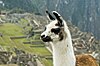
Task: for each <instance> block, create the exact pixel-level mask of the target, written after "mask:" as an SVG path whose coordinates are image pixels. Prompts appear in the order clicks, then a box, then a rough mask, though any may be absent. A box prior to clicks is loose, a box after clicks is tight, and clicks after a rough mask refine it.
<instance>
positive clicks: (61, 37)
mask: <svg viewBox="0 0 100 66" xmlns="http://www.w3.org/2000/svg"><path fill="white" fill-rule="evenodd" d="M59 38H60V39H59V41H62V40H63V38H64V36H63V33H62V32H60V33H59Z"/></svg>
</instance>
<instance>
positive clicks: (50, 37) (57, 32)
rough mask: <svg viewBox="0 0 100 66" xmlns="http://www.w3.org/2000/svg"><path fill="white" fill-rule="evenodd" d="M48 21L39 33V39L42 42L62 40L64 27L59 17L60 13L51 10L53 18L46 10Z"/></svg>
mask: <svg viewBox="0 0 100 66" xmlns="http://www.w3.org/2000/svg"><path fill="white" fill-rule="evenodd" d="M46 13H47V15H48V18H49V20H50V23H49V24H48V25H46V26H45V30H44V32H43V33H42V34H41V39H42V40H43V41H44V42H57V41H61V40H63V38H64V36H63V33H64V28H63V26H64V25H63V20H62V19H61V16H60V14H58V13H57V12H56V11H53V14H54V15H55V17H56V19H54V18H53V17H52V16H51V15H50V13H49V12H48V11H46Z"/></svg>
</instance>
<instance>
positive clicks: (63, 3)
mask: <svg viewBox="0 0 100 66" xmlns="http://www.w3.org/2000/svg"><path fill="white" fill-rule="evenodd" d="M2 9H5V10H11V11H12V9H13V10H18V11H22V12H34V13H36V14H39V15H44V13H45V10H46V9H48V10H50V11H53V10H56V11H58V12H59V13H60V14H61V15H62V16H63V17H64V19H66V20H68V21H71V22H72V23H73V24H74V25H76V26H78V27H79V28H80V29H81V30H82V31H85V32H92V33H93V34H94V36H95V38H96V39H100V35H99V34H100V26H99V25H100V22H99V21H100V19H99V18H100V0H0V10H2Z"/></svg>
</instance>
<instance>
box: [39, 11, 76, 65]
mask: <svg viewBox="0 0 100 66" xmlns="http://www.w3.org/2000/svg"><path fill="white" fill-rule="evenodd" d="M53 12H55V11H53ZM55 13H57V12H55ZM57 14H58V13H57ZM58 15H59V16H60V14H58ZM61 19H62V20H63V18H61ZM57 22H58V21H57V20H53V21H51V22H50V24H48V25H46V30H45V31H44V32H43V33H42V34H41V35H45V36H50V37H51V38H52V39H53V42H50V44H51V46H52V48H53V66H75V63H76V58H75V55H74V51H73V46H72V39H71V35H70V31H69V29H68V26H67V24H66V22H65V21H64V20H63V24H64V26H63V29H64V33H65V34H66V37H64V39H63V40H61V41H59V35H55V34H54V33H51V32H50V31H51V29H52V28H57V27H58V26H55V24H56V23H57Z"/></svg>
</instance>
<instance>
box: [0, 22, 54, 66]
mask: <svg viewBox="0 0 100 66" xmlns="http://www.w3.org/2000/svg"><path fill="white" fill-rule="evenodd" d="M22 30H23V29H22V28H20V27H19V26H17V25H16V24H11V23H5V24H3V25H0V33H2V34H3V36H2V37H0V45H1V46H2V47H3V48H4V49H6V50H7V51H12V49H13V48H14V47H17V48H18V49H20V50H24V51H25V52H27V53H31V54H37V55H41V56H44V55H51V53H50V52H49V51H48V50H47V49H46V48H45V47H34V46H44V45H43V44H23V42H25V41H26V42H27V41H29V40H27V39H26V38H20V39H11V38H10V37H15V36H25V35H24V34H23V32H22ZM36 36H38V35H36ZM36 36H35V37H36ZM31 41H35V42H38V41H40V40H39V39H37V40H31ZM30 46H32V47H30ZM41 62H42V63H43V64H45V66H52V60H47V59H42V58H41Z"/></svg>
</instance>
